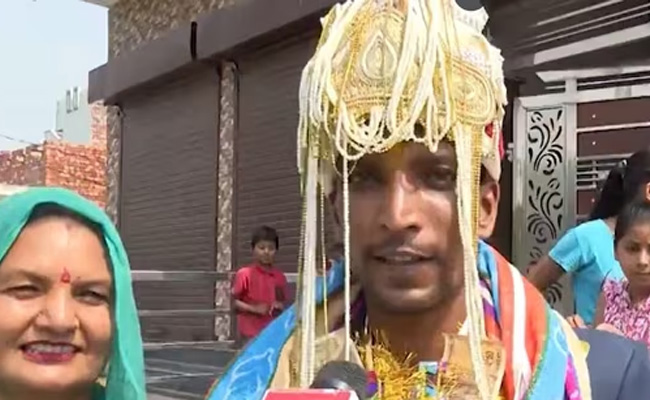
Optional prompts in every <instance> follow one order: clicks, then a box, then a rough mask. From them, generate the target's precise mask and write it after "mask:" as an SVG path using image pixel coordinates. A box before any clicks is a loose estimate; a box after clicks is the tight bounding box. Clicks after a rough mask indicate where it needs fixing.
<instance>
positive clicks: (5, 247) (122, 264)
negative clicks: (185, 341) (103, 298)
mask: <svg viewBox="0 0 650 400" xmlns="http://www.w3.org/2000/svg"><path fill="white" fill-rule="evenodd" d="M50 203H54V204H57V205H59V206H61V207H63V208H65V209H67V210H70V211H73V212H75V213H77V214H78V215H80V216H81V217H83V218H85V219H87V220H89V221H91V222H93V223H95V224H97V225H99V226H100V227H101V230H102V233H103V235H104V244H105V245H106V248H107V249H108V255H109V258H110V261H111V262H110V266H111V272H112V275H113V284H114V292H115V300H114V302H115V304H113V308H114V319H115V321H114V323H115V328H116V329H115V333H114V335H113V345H112V353H111V355H110V364H109V368H108V375H107V377H106V385H105V386H102V385H97V387H96V388H95V389H96V390H95V393H94V394H93V397H92V398H93V400H145V399H146V398H147V394H146V387H145V377H144V352H143V347H142V337H141V335H140V323H139V320H138V311H137V309H136V306H135V298H134V297H133V288H132V286H131V270H130V268H129V260H128V258H127V255H126V250H125V249H124V245H123V244H122V240H121V239H120V235H119V234H118V233H117V229H115V226H114V225H113V223H112V222H111V220H110V219H109V217H108V216H107V215H106V214H105V213H104V211H102V210H101V209H100V208H99V207H97V206H96V205H95V204H94V203H92V202H90V201H89V200H86V199H84V198H83V197H81V196H79V195H78V194H76V193H74V192H71V191H69V190H65V189H59V188H33V189H29V190H27V191H25V192H23V193H20V194H16V195H13V196H10V197H7V198H6V199H3V200H2V201H0V259H1V258H3V257H4V256H5V254H7V252H8V251H9V249H10V248H11V245H12V244H13V243H14V241H15V240H16V239H17V238H18V235H20V232H21V231H22V229H23V228H24V227H25V224H27V221H28V220H29V217H30V216H31V214H32V212H33V210H34V209H35V208H36V207H38V206H39V205H42V204H50Z"/></svg>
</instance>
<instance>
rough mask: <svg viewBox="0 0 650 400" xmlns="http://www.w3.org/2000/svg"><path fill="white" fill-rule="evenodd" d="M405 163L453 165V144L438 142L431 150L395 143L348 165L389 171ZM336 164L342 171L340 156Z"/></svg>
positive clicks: (410, 143) (353, 167)
mask: <svg viewBox="0 0 650 400" xmlns="http://www.w3.org/2000/svg"><path fill="white" fill-rule="evenodd" d="M407 163H408V164H414V165H416V166H418V165H421V166H422V167H425V166H431V165H435V164H438V163H445V164H448V165H451V166H455V164H456V152H455V150H454V146H453V144H452V143H450V142H448V141H442V142H440V143H439V144H438V146H437V148H436V149H435V151H433V152H432V151H431V150H430V148H429V147H427V146H425V145H424V144H420V143H414V142H405V143H399V144H396V145H395V146H393V147H392V148H391V149H389V150H387V151H384V152H378V153H371V154H366V155H364V156H362V157H360V158H359V159H358V160H356V161H353V162H351V163H350V165H351V170H352V171H354V169H355V168H363V169H368V168H371V169H381V170H385V171H390V170H392V169H397V168H401V167H403V166H404V165H405V164H407ZM336 165H337V169H338V171H342V167H343V160H342V158H341V157H338V158H337V163H336Z"/></svg>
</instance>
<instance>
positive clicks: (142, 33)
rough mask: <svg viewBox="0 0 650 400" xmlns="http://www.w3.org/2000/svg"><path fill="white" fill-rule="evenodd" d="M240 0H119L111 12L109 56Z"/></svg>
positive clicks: (117, 54) (109, 16) (134, 47)
mask: <svg viewBox="0 0 650 400" xmlns="http://www.w3.org/2000/svg"><path fill="white" fill-rule="evenodd" d="M236 1H237V0H120V1H119V2H118V3H117V4H116V5H114V6H113V7H111V9H110V10H109V12H108V37H109V39H108V40H109V46H108V52H109V57H110V58H112V57H117V56H119V55H120V54H122V53H124V52H128V51H131V50H134V49H136V48H137V47H139V46H140V45H141V44H143V43H146V42H148V41H150V40H153V39H156V38H158V37H159V36H161V35H162V34H164V33H165V32H167V31H168V30H170V29H173V28H175V27H177V26H179V25H180V24H183V23H190V22H191V21H192V20H193V19H194V18H195V17H196V16H198V15H199V14H201V13H204V12H206V11H210V10H212V9H215V8H221V7H224V6H229V5H231V4H234V3H235V2H236Z"/></svg>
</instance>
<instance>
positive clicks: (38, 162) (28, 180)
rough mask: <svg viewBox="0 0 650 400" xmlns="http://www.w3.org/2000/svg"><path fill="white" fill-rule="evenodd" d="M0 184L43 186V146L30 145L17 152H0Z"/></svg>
mask: <svg viewBox="0 0 650 400" xmlns="http://www.w3.org/2000/svg"><path fill="white" fill-rule="evenodd" d="M0 183H6V184H9V185H21V186H22V185H30V186H36V185H43V184H44V183H45V169H44V163H43V146H41V145H32V146H28V147H25V148H23V149H19V150H14V151H4V152H0Z"/></svg>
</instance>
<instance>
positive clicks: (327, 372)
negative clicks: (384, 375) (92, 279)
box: [310, 361, 368, 399]
mask: <svg viewBox="0 0 650 400" xmlns="http://www.w3.org/2000/svg"><path fill="white" fill-rule="evenodd" d="M367 385H368V378H367V375H366V371H365V370H364V369H363V368H361V367H360V366H358V365H357V364H353V363H351V362H347V361H331V362H329V363H327V364H325V365H324V366H323V368H321V369H320V371H318V373H317V374H316V378H314V381H313V382H312V384H311V386H310V388H311V389H335V390H346V391H351V392H354V393H356V395H357V397H359V399H365V398H366V390H367Z"/></svg>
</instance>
